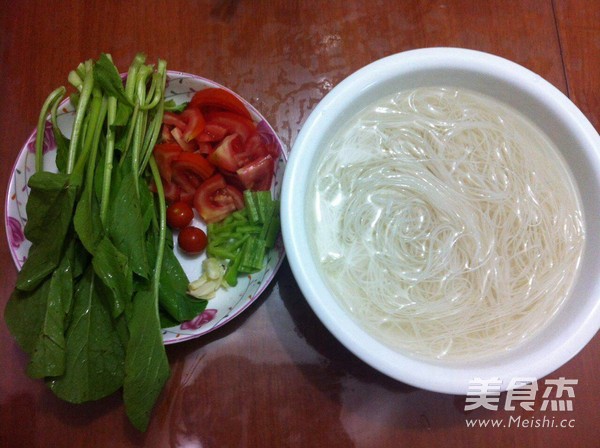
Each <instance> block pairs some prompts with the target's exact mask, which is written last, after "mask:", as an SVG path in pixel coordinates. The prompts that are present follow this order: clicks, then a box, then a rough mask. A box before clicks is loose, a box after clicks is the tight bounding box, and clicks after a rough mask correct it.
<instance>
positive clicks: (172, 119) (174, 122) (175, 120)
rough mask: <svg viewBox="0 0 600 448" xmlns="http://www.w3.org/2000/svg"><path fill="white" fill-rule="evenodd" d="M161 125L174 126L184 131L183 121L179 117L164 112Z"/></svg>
mask: <svg viewBox="0 0 600 448" xmlns="http://www.w3.org/2000/svg"><path fill="white" fill-rule="evenodd" d="M163 123H164V124H167V125H169V126H175V127H176V128H179V129H182V130H183V129H185V121H184V120H183V119H182V118H181V116H180V115H177V114H176V113H173V112H169V111H166V112H165V113H164V115H163Z"/></svg>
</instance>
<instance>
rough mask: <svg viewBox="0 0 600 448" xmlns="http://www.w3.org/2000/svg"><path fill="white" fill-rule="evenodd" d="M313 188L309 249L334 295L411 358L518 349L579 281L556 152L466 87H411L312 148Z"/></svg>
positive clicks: (575, 205) (573, 226) (579, 231)
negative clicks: (318, 150)
mask: <svg viewBox="0 0 600 448" xmlns="http://www.w3.org/2000/svg"><path fill="white" fill-rule="evenodd" d="M313 192H314V196H313V197H312V199H314V201H312V202H311V205H310V207H311V210H310V213H309V214H308V216H309V219H310V220H311V221H310V223H311V226H310V227H311V228H312V231H313V235H314V241H313V248H312V250H313V252H314V253H315V254H316V256H317V259H318V262H319V266H320V270H321V272H322V275H323V277H324V278H325V279H326V282H327V283H328V285H329V286H330V288H331V289H332V291H333V293H334V295H335V296H336V297H337V299H338V300H339V301H340V303H341V304H342V305H343V306H344V307H345V308H346V309H347V310H348V311H349V312H350V313H351V314H352V316H353V317H354V318H355V319H356V321H357V322H358V323H359V324H360V325H362V326H363V327H364V328H365V329H366V330H367V331H368V332H370V333H371V334H372V335H374V336H375V337H376V338H378V339H380V340H381V341H383V342H384V343H386V344H387V345H389V346H391V347H394V348H396V349H399V350H402V351H406V352H409V353H411V354H413V355H416V356H419V357H425V358H429V359H431V358H434V359H440V360H459V359H461V360H462V359H476V358H481V357H485V356H488V355H491V354H496V353H498V352H499V351H504V350H509V349H511V348H513V347H515V346H516V345H518V344H519V343H520V342H522V341H524V340H525V339H527V338H528V337H530V336H531V335H532V334H534V333H535V332H536V331H538V330H539V329H540V328H542V327H543V326H544V325H545V324H546V323H547V322H548V321H549V320H550V318H551V317H552V316H553V315H554V314H555V313H556V311H557V310H558V308H559V307H560V305H561V304H562V303H563V302H564V300H565V299H566V298H567V297H568V295H569V293H570V291H571V289H572V285H573V283H574V280H575V277H576V275H577V271H578V266H579V260H580V258H581V254H582V251H583V247H584V239H585V238H584V230H583V229H584V226H583V217H582V213H581V209H580V206H579V199H578V195H577V192H576V190H575V187H574V184H573V182H572V180H571V178H570V174H569V172H568V171H567V169H566V166H565V164H564V162H563V161H562V159H561V157H560V156H559V153H558V151H557V149H556V148H554V147H553V146H552V144H551V142H550V141H549V139H548V138H547V137H546V136H545V135H544V134H542V133H541V131H539V130H538V129H537V128H535V127H534V126H533V124H532V123H530V122H529V121H527V120H526V119H525V118H524V117H523V116H521V115H519V114H518V113H517V112H516V111H514V110H512V109H509V108H507V107H506V106H503V105H501V104H499V103H497V102H495V101H494V100H492V99H490V98H487V97H484V96H482V95H480V94H477V93H474V92H470V91H467V90H456V89H449V88H422V89H417V90H414V91H410V92H401V93H399V94H396V95H394V96H393V97H391V98H387V99H385V100H384V101H378V102H377V103H376V104H374V105H373V106H372V107H370V108H367V109H366V110H364V111H362V112H360V113H359V114H358V115H357V116H356V117H354V118H353V119H352V120H351V122H350V123H349V125H348V126H347V127H345V128H344V129H342V130H340V132H338V134H337V135H336V136H335V137H334V138H333V139H332V141H331V143H330V145H329V146H328V147H327V148H326V150H325V151H324V152H323V154H322V156H321V158H320V160H319V162H318V170H317V172H316V175H315V178H314V185H313ZM313 203H314V204H313Z"/></svg>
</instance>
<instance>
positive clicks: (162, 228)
mask: <svg viewBox="0 0 600 448" xmlns="http://www.w3.org/2000/svg"><path fill="white" fill-rule="evenodd" d="M150 171H151V172H152V177H153V179H154V183H155V184H156V194H157V196H158V212H159V236H158V248H157V250H156V263H155V265H154V277H153V278H152V286H153V292H154V296H155V297H158V291H159V288H160V271H161V269H162V260H163V256H164V253H165V240H166V236H167V206H166V204H165V191H164V190H163V186H162V181H161V179H160V172H159V171H158V166H157V165H156V161H155V160H154V157H150ZM157 306H158V301H157ZM156 312H157V313H158V308H157V310H156Z"/></svg>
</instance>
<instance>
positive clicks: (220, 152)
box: [208, 134, 243, 172]
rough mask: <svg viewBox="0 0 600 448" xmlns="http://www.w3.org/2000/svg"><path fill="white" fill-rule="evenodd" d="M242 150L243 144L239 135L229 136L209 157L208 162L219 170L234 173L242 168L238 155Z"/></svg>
mask: <svg viewBox="0 0 600 448" xmlns="http://www.w3.org/2000/svg"><path fill="white" fill-rule="evenodd" d="M242 148H243V143H242V139H241V137H240V136H239V134H231V135H228V136H227V137H225V138H224V139H223V141H222V142H221V143H219V146H217V148H216V149H215V150H214V152H213V153H212V154H210V155H209V156H208V161H209V162H210V163H212V164H213V165H215V166H217V167H219V168H222V169H224V170H227V171H232V172H234V171H235V170H237V169H238V168H239V167H240V165H238V162H237V159H236V153H238V152H240V151H241V149H242Z"/></svg>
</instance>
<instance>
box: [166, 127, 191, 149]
mask: <svg viewBox="0 0 600 448" xmlns="http://www.w3.org/2000/svg"><path fill="white" fill-rule="evenodd" d="M171 135H172V136H173V138H174V139H175V141H176V142H177V144H178V145H179V146H181V149H183V150H184V151H186V152H193V151H195V150H196V144H195V142H188V141H186V140H185V138H184V137H183V131H182V130H181V129H179V128H173V129H172V130H171Z"/></svg>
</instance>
